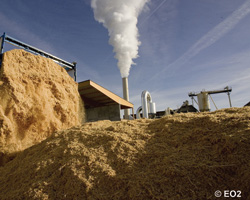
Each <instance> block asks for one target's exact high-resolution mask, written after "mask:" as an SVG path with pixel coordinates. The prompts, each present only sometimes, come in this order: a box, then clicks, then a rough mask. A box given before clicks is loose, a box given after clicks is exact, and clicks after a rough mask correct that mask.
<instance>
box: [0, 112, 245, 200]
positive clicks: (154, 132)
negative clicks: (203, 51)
mask: <svg viewBox="0 0 250 200" xmlns="http://www.w3.org/2000/svg"><path fill="white" fill-rule="evenodd" d="M249 155H250V108H247V107H245V108H231V109H225V110H219V111H216V112H211V113H192V114H191V113H187V114H175V115H174V116H167V117H163V118H161V119H155V120H150V119H139V120H134V121H121V122H110V121H100V122H92V123H85V124H83V125H82V126H76V127H73V128H70V129H67V130H63V131H57V132H55V133H54V134H53V135H52V136H51V137H49V138H47V139H46V140H44V141H42V142H41V143H39V144H37V145H34V146H32V147H30V148H28V149H26V150H24V151H23V152H20V153H19V154H18V155H17V157H16V158H15V159H14V160H12V161H10V162H8V163H7V164H6V165H5V166H3V167H0V199H1V200H2V199H8V200H10V199H31V200H32V199H34V200H35V199H36V200H38V199H39V200H46V199H47V200H48V199H49V200H56V199H62V200H63V199H65V200H68V199H75V200H83V199H102V200H110V199H117V200H118V199H119V200H122V199H124V200H125V199H126V200H127V199H136V200H145V199H168V200H179V199H180V200H192V199H195V200H200V199H216V197H215V195H214V193H215V191H217V190H220V191H224V190H239V191H241V198H242V199H250V170H249V169H250V156H249Z"/></svg>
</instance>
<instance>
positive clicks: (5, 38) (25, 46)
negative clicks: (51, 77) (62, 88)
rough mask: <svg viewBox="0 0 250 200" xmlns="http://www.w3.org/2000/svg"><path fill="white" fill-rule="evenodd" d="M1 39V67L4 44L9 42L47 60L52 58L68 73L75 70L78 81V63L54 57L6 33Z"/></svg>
mask: <svg viewBox="0 0 250 200" xmlns="http://www.w3.org/2000/svg"><path fill="white" fill-rule="evenodd" d="M0 38H1V41H2V42H1V44H0V45H1V46H0V65H1V60H2V59H1V57H2V54H3V48H4V42H7V43H9V44H11V45H14V46H17V47H19V48H22V49H24V50H26V51H29V52H31V53H33V54H38V55H41V56H43V57H46V58H50V59H52V60H53V61H54V62H56V63H58V64H60V65H62V66H63V67H64V68H65V69H66V71H71V70H74V80H75V81H76V62H73V63H70V62H67V61H65V60H63V59H61V58H58V57H56V56H53V55H52V54H49V53H47V52H45V51H42V50H40V49H38V48H36V47H33V46H31V45H29V44H26V43H24V42H21V41H19V40H16V39H15V38H13V37H10V36H8V35H6V34H5V33H3V35H2V36H1V37H0Z"/></svg>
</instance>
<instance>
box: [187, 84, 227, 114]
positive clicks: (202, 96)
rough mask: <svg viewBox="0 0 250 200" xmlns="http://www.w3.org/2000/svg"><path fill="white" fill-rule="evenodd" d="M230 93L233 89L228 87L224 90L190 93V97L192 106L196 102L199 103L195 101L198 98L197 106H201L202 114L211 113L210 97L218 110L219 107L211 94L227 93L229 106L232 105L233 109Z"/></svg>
mask: <svg viewBox="0 0 250 200" xmlns="http://www.w3.org/2000/svg"><path fill="white" fill-rule="evenodd" d="M230 92H232V88H231V87H228V86H226V87H225V88H224V89H223V90H212V91H205V90H203V91H201V92H199V93H195V92H190V93H188V96H189V97H191V99H192V104H194V101H195V102H196V103H197V101H196V100H195V99H194V97H195V96H197V99H198V103H197V104H198V106H199V110H200V111H201V112H204V111H210V103H209V99H208V97H210V98H211V100H212V102H213V104H214V106H215V107H216V109H218V108H217V106H216V105H215V102H214V100H213V99H212V96H211V94H218V93H227V95H228V99H229V105H230V107H232V103H231V98H230Z"/></svg>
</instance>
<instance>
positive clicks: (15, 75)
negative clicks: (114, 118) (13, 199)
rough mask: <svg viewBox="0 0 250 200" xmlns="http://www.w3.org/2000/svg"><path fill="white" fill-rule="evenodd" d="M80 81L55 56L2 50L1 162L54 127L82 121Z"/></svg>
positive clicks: (41, 138) (62, 127)
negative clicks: (78, 83)
mask: <svg viewBox="0 0 250 200" xmlns="http://www.w3.org/2000/svg"><path fill="white" fill-rule="evenodd" d="M82 120H83V104H82V102H81V98H80V96H79V93H78V87H77V83H76V82H74V80H73V79H72V78H71V77H70V76H69V75H68V74H67V72H66V70H65V69H63V68H62V67H61V66H59V65H57V64H56V63H54V62H53V61H52V60H50V59H47V58H44V57H42V56H35V55H33V54H31V53H28V52H26V51H24V50H18V49H15V50H11V51H8V52H5V53H4V54H3V62H2V65H1V71H0V166H1V165H3V164H4V163H5V162H7V161H8V160H9V159H10V157H11V155H12V154H15V153H16V152H18V151H22V150H24V149H26V148H27V147H30V146H32V145H34V144H37V143H39V142H40V141H42V140H44V139H46V138H47V137H48V136H50V135H51V134H52V133H53V132H54V131H56V130H61V129H66V128H70V127H72V126H75V125H79V124H81V121H82Z"/></svg>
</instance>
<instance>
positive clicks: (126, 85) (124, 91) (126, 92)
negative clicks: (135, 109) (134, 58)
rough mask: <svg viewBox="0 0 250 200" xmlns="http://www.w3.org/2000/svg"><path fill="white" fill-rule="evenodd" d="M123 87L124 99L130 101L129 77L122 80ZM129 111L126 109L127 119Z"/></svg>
mask: <svg viewBox="0 0 250 200" xmlns="http://www.w3.org/2000/svg"><path fill="white" fill-rule="evenodd" d="M122 86H123V98H124V99H125V100H127V101H129V93H128V77H124V78H122ZM129 114H130V113H129V109H124V116H125V119H129Z"/></svg>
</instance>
